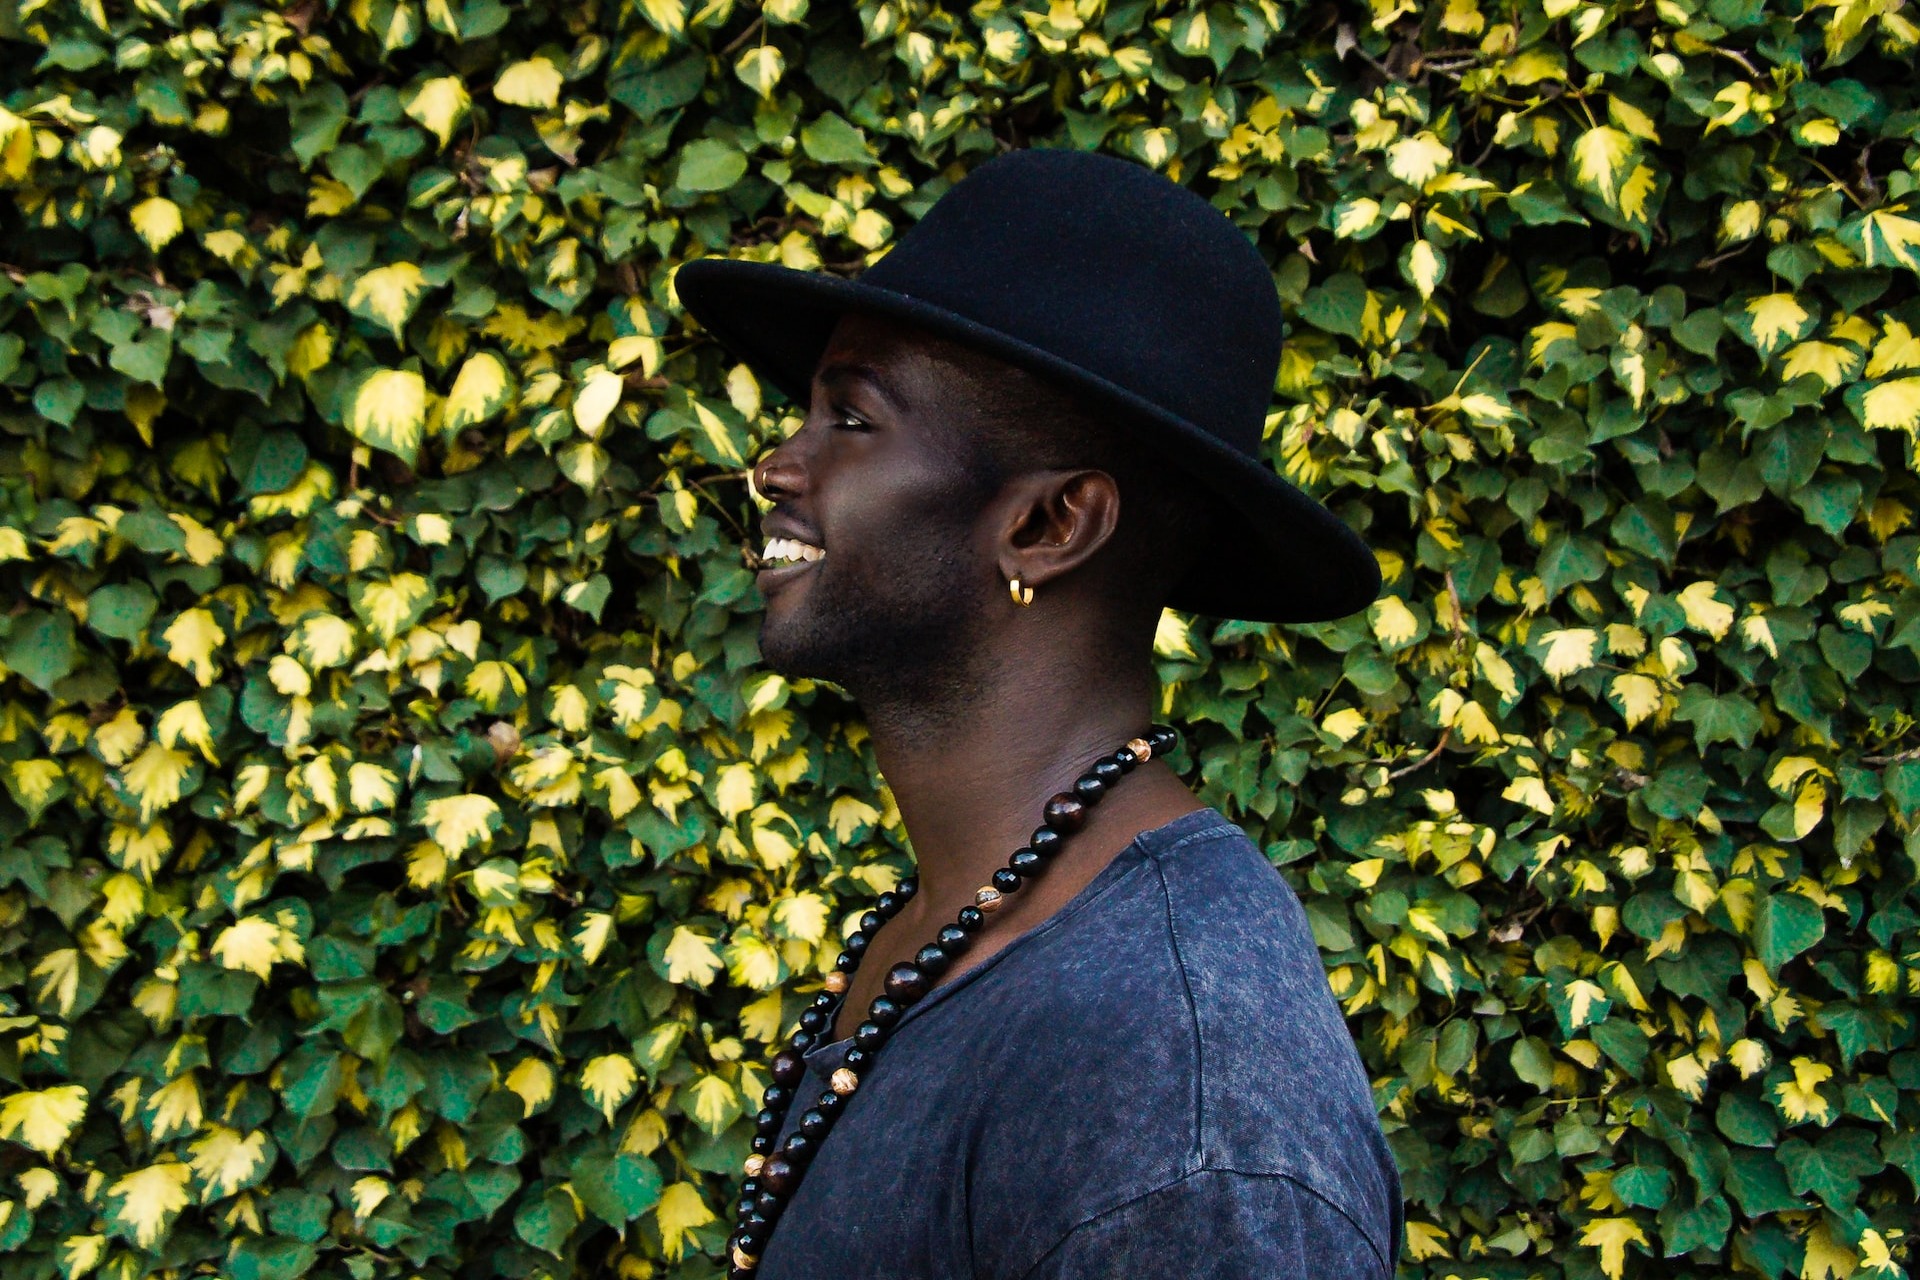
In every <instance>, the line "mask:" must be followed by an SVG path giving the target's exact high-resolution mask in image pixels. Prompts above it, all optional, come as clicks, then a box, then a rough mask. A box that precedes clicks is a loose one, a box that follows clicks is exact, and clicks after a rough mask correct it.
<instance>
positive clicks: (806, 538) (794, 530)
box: [760, 520, 826, 550]
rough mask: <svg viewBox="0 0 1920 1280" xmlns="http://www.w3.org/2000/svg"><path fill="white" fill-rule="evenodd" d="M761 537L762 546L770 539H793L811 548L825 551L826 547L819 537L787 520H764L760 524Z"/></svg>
mask: <svg viewBox="0 0 1920 1280" xmlns="http://www.w3.org/2000/svg"><path fill="white" fill-rule="evenodd" d="M760 536H761V541H762V545H764V544H765V542H766V540H767V539H770V538H792V539H793V540H794V541H796V542H804V543H806V544H807V545H808V546H810V547H820V548H822V549H823V550H824V549H825V547H826V544H825V543H824V542H822V541H820V538H819V535H817V534H813V533H809V532H807V531H806V530H805V529H803V528H801V527H800V526H799V525H797V524H793V523H791V522H790V521H786V520H762V521H761V522H760Z"/></svg>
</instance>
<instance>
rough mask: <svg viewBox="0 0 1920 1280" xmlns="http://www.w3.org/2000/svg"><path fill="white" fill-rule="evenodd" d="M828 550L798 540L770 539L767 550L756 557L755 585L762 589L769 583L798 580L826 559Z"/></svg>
mask: <svg viewBox="0 0 1920 1280" xmlns="http://www.w3.org/2000/svg"><path fill="white" fill-rule="evenodd" d="M826 554H827V553H826V549H825V548H823V547H816V546H814V545H813V544H812V543H807V542H802V541H800V540H799V539H798V538H769V539H767V545H766V550H764V551H762V552H761V553H760V554H759V555H758V556H757V557H755V561H756V563H755V565H754V568H756V569H757V570H758V572H757V573H755V574H754V579H753V580H754V583H755V584H756V585H758V586H760V587H762V588H764V587H766V586H767V585H768V584H769V583H777V582H785V581H786V580H787V579H789V578H797V577H799V576H800V575H801V574H803V573H805V572H806V571H807V570H808V569H809V568H811V567H812V566H813V565H814V564H815V563H816V562H817V561H819V560H822V559H824V558H825V557H826Z"/></svg>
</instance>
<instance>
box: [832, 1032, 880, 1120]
mask: <svg viewBox="0 0 1920 1280" xmlns="http://www.w3.org/2000/svg"><path fill="white" fill-rule="evenodd" d="M840 1065H841V1066H843V1067H845V1068H846V1069H847V1070H849V1071H851V1072H853V1073H854V1074H855V1075H863V1074H865V1073H866V1070H867V1068H868V1067H870V1066H872V1065H873V1054H872V1052H871V1051H869V1050H867V1049H865V1048H862V1047H861V1046H859V1045H855V1046H854V1047H853V1048H851V1049H849V1050H847V1053H846V1056H845V1057H843V1058H841V1059H840ZM833 1096H834V1097H836V1098H837V1097H839V1096H840V1095H839V1094H837V1093H836V1094H834V1095H833ZM821 1110H822V1111H824V1110H826V1108H825V1107H822V1108H821Z"/></svg>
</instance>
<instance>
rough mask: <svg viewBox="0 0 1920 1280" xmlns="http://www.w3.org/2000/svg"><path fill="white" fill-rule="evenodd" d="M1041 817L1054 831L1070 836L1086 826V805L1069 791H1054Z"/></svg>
mask: <svg viewBox="0 0 1920 1280" xmlns="http://www.w3.org/2000/svg"><path fill="white" fill-rule="evenodd" d="M1041 817H1042V820H1043V821H1045V822H1046V824H1047V825H1048V826H1050V827H1052V828H1053V829H1054V830H1055V831H1059V832H1062V833H1064V834H1071V833H1073V832H1075V831H1078V830H1079V829H1080V828H1082V827H1084V826H1086V825H1087V805H1086V802H1085V801H1084V800H1082V799H1081V798H1080V797H1079V796H1076V795H1074V794H1073V792H1071V791H1056V792H1055V793H1054V794H1053V796H1052V797H1051V798H1050V799H1049V800H1048V801H1047V807H1046V809H1045V810H1044V811H1043V813H1042V815H1041Z"/></svg>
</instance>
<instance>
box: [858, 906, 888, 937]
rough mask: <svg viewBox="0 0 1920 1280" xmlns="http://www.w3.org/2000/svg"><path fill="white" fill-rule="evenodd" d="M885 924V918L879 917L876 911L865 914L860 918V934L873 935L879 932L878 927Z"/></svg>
mask: <svg viewBox="0 0 1920 1280" xmlns="http://www.w3.org/2000/svg"><path fill="white" fill-rule="evenodd" d="M886 922H887V919H886V917H885V916H883V915H881V914H880V913H879V912H878V911H869V912H866V913H865V914H864V915H862V916H861V917H860V932H862V933H875V932H877V931H878V930H879V928H880V926H881V925H883V924H885V923H886Z"/></svg>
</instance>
